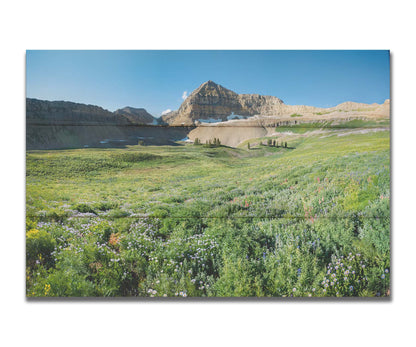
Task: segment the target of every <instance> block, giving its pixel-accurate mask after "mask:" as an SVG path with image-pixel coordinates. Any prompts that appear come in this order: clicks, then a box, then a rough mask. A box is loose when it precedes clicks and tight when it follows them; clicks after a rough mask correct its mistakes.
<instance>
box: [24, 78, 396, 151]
mask: <svg viewBox="0 0 416 347" xmlns="http://www.w3.org/2000/svg"><path fill="white" fill-rule="evenodd" d="M389 117H390V100H386V101H385V102H384V103H383V104H381V105H380V104H371V105H369V104H363V103H355V102H344V103H342V104H339V105H337V106H335V107H331V108H318V107H313V106H304V105H300V106H291V105H286V104H285V103H284V102H283V101H282V100H281V99H279V98H277V97H274V96H264V95H259V94H237V93H235V92H233V91H231V90H229V89H226V88H224V87H222V86H220V85H218V84H216V83H214V82H212V81H208V82H205V83H203V84H202V85H201V86H199V87H198V88H197V89H195V90H194V91H193V92H192V93H191V94H190V95H189V96H188V97H187V98H186V100H185V101H184V102H183V103H182V105H181V106H180V107H179V109H178V110H177V111H172V112H169V113H167V114H165V115H163V116H162V117H161V118H155V117H153V116H152V115H151V114H149V113H148V112H147V111H146V110H145V109H144V108H133V107H125V108H122V109H119V110H117V111H115V112H110V111H108V110H105V109H103V108H102V107H99V106H94V105H85V104H79V103H73V102H67V101H43V100H37V99H29V98H28V99H26V148H27V149H58V148H82V147H114V146H125V145H137V144H145V145H176V144H177V141H180V140H181V139H184V138H189V140H190V141H194V140H195V138H198V139H199V140H201V141H203V142H205V141H208V140H210V139H212V138H218V139H219V140H220V141H221V144H224V145H227V146H237V145H238V144H239V143H241V142H243V141H245V140H248V139H251V138H256V137H261V136H268V135H270V134H272V133H273V132H274V129H275V128H276V127H282V126H283V127H284V126H296V127H305V128H306V127H307V128H316V127H317V126H315V125H314V124H321V123H322V124H326V125H328V124H332V125H334V126H339V125H342V124H348V122H351V121H353V120H365V121H371V122H373V124H378V123H379V122H380V121H383V120H384V123H383V124H386V120H387V119H389ZM362 124H364V123H362ZM380 124H381V123H380ZM364 125H365V124H364Z"/></svg>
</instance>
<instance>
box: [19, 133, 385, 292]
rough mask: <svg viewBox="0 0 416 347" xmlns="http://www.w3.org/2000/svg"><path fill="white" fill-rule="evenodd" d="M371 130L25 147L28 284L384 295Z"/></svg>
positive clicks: (380, 156) (378, 163)
mask: <svg viewBox="0 0 416 347" xmlns="http://www.w3.org/2000/svg"><path fill="white" fill-rule="evenodd" d="M377 130H378V129H371V131H370V130H369V131H360V130H359V129H357V130H354V131H352V130H351V131H349V132H345V133H343V134H342V136H340V135H341V133H340V131H339V130H335V129H332V130H331V129H329V130H327V131H325V133H322V132H316V133H314V132H311V133H310V134H308V136H305V134H304V132H299V133H298V134H292V135H287V134H286V135H284V134H283V136H282V134H281V133H279V134H276V139H277V138H279V141H278V142H279V143H278V144H279V145H280V139H281V140H283V141H287V144H288V147H289V148H282V147H278V148H276V147H268V146H260V145H259V143H260V142H263V143H266V138H264V139H257V140H253V141H251V140H250V141H246V142H244V143H242V144H241V145H240V147H239V148H230V147H223V146H222V147H217V148H206V147H204V146H201V145H199V146H196V145H192V144H186V145H185V144H184V145H183V146H128V148H126V149H76V150H55V151H53V150H44V151H29V152H28V153H27V157H26V163H27V172H26V179H27V185H26V194H27V197H26V198H27V206H26V208H27V210H26V215H27V221H26V225H27V235H26V247H27V248H26V256H27V274H26V275H27V296H30V297H31V296H72V297H78V296H169V297H176V296H180V297H186V296H196V297H202V296H225V297H232V296H238V297H246V296H272V297H277V296H278V297H281V296H307V297H308V296H312V297H321V296H388V295H390V292H389V287H390V281H389V278H390V131H388V130H386V129H380V130H383V131H377ZM248 142H250V143H251V145H252V146H251V149H250V150H248V149H247V143H248Z"/></svg>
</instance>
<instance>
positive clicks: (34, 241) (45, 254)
mask: <svg viewBox="0 0 416 347" xmlns="http://www.w3.org/2000/svg"><path fill="white" fill-rule="evenodd" d="M55 245H56V242H55V240H54V238H53V237H52V236H51V235H50V234H48V233H47V232H46V231H44V230H37V229H31V230H29V231H28V232H27V233H26V262H27V264H28V265H29V266H34V265H35V264H37V263H38V264H39V263H40V264H44V265H46V266H47V267H50V266H52V265H53V258H52V256H51V253H52V252H53V250H54V248H55Z"/></svg>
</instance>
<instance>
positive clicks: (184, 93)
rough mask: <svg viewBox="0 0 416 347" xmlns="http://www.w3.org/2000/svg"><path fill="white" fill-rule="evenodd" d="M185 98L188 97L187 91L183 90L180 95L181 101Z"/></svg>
mask: <svg viewBox="0 0 416 347" xmlns="http://www.w3.org/2000/svg"><path fill="white" fill-rule="evenodd" d="M187 97H188V91H187V90H185V91H184V92H183V93H182V99H183V100H185V99H186V98H187Z"/></svg>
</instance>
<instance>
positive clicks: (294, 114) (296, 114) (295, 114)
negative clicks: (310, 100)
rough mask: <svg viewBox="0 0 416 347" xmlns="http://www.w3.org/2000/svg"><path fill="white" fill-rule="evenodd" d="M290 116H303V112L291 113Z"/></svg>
mask: <svg viewBox="0 0 416 347" xmlns="http://www.w3.org/2000/svg"><path fill="white" fill-rule="evenodd" d="M290 116H291V117H303V114H298V113H293V114H291V115H290Z"/></svg>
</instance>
